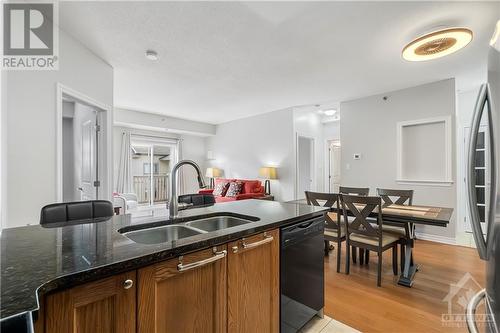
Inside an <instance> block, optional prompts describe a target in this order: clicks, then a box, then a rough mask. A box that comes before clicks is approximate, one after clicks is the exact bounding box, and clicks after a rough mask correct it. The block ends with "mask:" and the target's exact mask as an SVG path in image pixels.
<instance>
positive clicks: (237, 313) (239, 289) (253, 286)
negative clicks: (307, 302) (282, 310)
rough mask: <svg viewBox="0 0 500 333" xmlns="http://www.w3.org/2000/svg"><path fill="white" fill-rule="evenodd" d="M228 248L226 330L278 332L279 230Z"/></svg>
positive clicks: (238, 242)
mask: <svg viewBox="0 0 500 333" xmlns="http://www.w3.org/2000/svg"><path fill="white" fill-rule="evenodd" d="M228 249H229V255H228V264H227V265H228V282H227V284H228V309H229V311H228V331H229V332H279V231H278V230H273V231H271V232H267V233H261V234H258V235H255V236H252V237H249V238H244V239H241V240H239V241H236V242H233V243H230V244H229V245H228Z"/></svg>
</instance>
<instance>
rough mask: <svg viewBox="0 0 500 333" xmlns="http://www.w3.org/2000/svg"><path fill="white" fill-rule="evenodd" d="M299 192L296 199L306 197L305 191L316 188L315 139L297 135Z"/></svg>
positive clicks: (297, 183)
mask: <svg viewBox="0 0 500 333" xmlns="http://www.w3.org/2000/svg"><path fill="white" fill-rule="evenodd" d="M296 188H297V194H296V199H303V198H305V193H304V192H305V191H311V190H314V188H315V186H314V139H313V138H309V137H305V136H301V135H299V136H297V179H296Z"/></svg>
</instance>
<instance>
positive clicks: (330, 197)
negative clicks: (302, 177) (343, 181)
mask: <svg viewBox="0 0 500 333" xmlns="http://www.w3.org/2000/svg"><path fill="white" fill-rule="evenodd" d="M305 194H306V200H307V204H308V205H312V206H323V207H330V208H332V207H334V206H335V208H336V210H337V213H336V214H335V216H336V219H332V218H331V217H330V215H328V214H326V215H325V219H326V226H325V228H328V229H338V227H339V226H340V195H339V194H338V193H320V192H310V191H305ZM320 201H324V203H323V204H321V203H320Z"/></svg>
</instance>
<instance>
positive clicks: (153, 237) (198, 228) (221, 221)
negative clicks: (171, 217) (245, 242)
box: [118, 213, 259, 244]
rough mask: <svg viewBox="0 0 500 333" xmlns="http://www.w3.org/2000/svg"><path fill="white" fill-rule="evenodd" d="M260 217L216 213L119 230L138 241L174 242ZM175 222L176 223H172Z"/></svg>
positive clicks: (252, 220) (142, 242)
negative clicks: (178, 221) (180, 220)
mask: <svg viewBox="0 0 500 333" xmlns="http://www.w3.org/2000/svg"><path fill="white" fill-rule="evenodd" d="M258 220H259V218H257V217H253V216H247V215H240V214H231V215H229V214H224V213H221V214H214V215H212V216H210V217H200V216H193V217H190V218H184V219H183V220H182V222H183V223H182V224H181V223H175V222H173V221H165V222H162V223H160V224H163V225H158V223H154V224H144V225H141V226H139V227H140V228H139V229H135V230H130V231H129V229H121V230H118V232H120V233H121V234H123V235H124V236H126V237H127V238H129V239H130V240H132V241H133V242H136V243H141V244H159V243H166V242H172V241H176V240H179V239H183V238H188V237H192V236H196V235H200V234H205V233H209V232H213V231H218V230H223V229H228V228H233V227H238V226H241V225H244V224H247V223H252V222H255V221H258ZM172 223H174V224H172Z"/></svg>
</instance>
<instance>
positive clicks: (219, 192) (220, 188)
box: [213, 182, 229, 197]
mask: <svg viewBox="0 0 500 333" xmlns="http://www.w3.org/2000/svg"><path fill="white" fill-rule="evenodd" d="M228 187H229V182H217V183H215V188H214V191H213V195H214V196H216V197H217V196H220V197H223V196H225V195H226V192H227V189H228Z"/></svg>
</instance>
